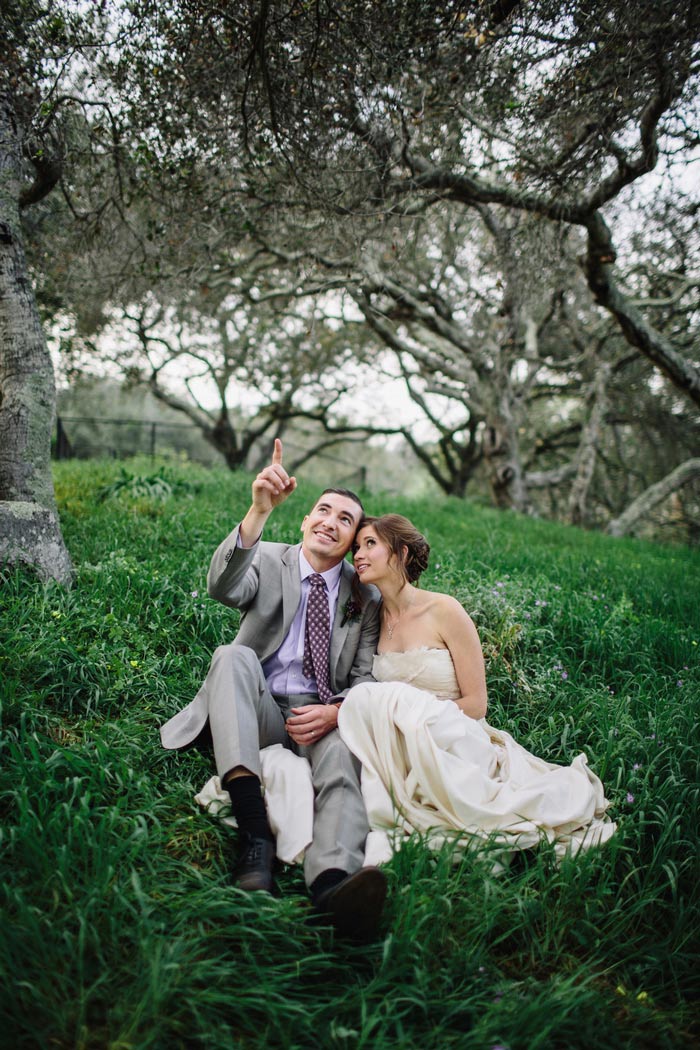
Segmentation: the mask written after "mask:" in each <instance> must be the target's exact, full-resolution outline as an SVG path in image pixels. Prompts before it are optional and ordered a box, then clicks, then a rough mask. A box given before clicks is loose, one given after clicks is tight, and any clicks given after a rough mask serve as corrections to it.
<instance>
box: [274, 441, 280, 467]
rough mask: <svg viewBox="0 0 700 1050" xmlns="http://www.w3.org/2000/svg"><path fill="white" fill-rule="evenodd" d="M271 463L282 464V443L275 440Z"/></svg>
mask: <svg viewBox="0 0 700 1050" xmlns="http://www.w3.org/2000/svg"><path fill="white" fill-rule="evenodd" d="M272 462H273V463H279V464H280V465H281V464H282V442H281V441H280V439H279V438H275V447H274V449H273V451H272Z"/></svg>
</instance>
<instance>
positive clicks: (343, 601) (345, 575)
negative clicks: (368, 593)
mask: <svg viewBox="0 0 700 1050" xmlns="http://www.w3.org/2000/svg"><path fill="white" fill-rule="evenodd" d="M354 574H355V570H354V569H353V568H352V566H351V565H350V564H349V562H346V561H344V562H343V567H342V570H341V573H340V588H339V590H338V604H337V605H336V608H335V617H334V619H333V630H332V631H331V650H330V656H329V666H330V671H331V675H333V674H334V672H335V669H336V667H337V666H338V660H339V659H340V654H341V652H342V651H343V646H344V645H345V639H346V638H347V636H348V631H349V630H350V621H349V620H348V618H347V617H346V616H345V607H346V605H347V603H348V601H349V600H350V581H351V580H352V578H353V576H354ZM343 619H345V623H343V622H342V621H343ZM341 625H342V626H341Z"/></svg>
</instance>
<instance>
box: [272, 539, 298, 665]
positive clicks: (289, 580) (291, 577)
mask: <svg viewBox="0 0 700 1050" xmlns="http://www.w3.org/2000/svg"><path fill="white" fill-rule="evenodd" d="M300 548H301V544H300V543H297V544H295V545H294V546H293V547H290V548H289V549H288V550H286V551H285V552H284V554H283V555H282V580H281V582H282V625H281V630H280V641H279V643H278V645H281V644H282V639H284V638H286V636H287V632H288V631H289V628H290V627H291V626H292V620H293V619H294V616H295V614H296V611H297V609H298V608H299V602H300V601H301V576H300V575H299V549H300Z"/></svg>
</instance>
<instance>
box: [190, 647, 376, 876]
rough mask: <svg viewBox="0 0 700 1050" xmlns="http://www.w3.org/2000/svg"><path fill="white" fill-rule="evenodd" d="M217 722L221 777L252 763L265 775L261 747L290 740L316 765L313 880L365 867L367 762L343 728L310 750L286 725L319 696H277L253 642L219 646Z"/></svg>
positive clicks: (212, 722) (210, 700)
mask: <svg viewBox="0 0 700 1050" xmlns="http://www.w3.org/2000/svg"><path fill="white" fill-rule="evenodd" d="M203 689H204V691H205V693H206V698H207V706H208V714H209V727H210V730H211V736H212V741H213V744H214V757H215V760H216V768H217V772H218V774H219V777H221V778H222V779H223V777H224V775H225V774H226V773H228V772H229V770H231V769H233V768H235V767H236V766H244V767H245V768H246V769H249V770H250V771H251V773H255V774H256V776H258V777H260V775H261V770H260V757H259V750H260V748H263V747H267V746H268V745H269V744H283V745H284V746H285V747H288V748H290V749H291V750H293V751H295V752H296V753H297V754H300V755H303V756H304V757H305V758H307V759H308V760H309V762H310V764H311V775H312V780H313V786H314V795H315V803H314V825H313V841H312V843H311V845H310V846H309V847H308V849H307V850H306V855H305V858H304V877H305V879H306V883H307V885H309V886H310V885H311V883H312V882H313V881H314V879H315V878H316V877H317V876H318V875H320V874H321V872H322V871H325V870H326V869H327V868H340V869H341V870H342V871H347V872H350V873H351V872H353V871H357V870H358V869H359V868H360V867H362V862H363V860H364V847H365V839H366V837H367V833H368V831H369V826H368V823H367V814H366V811H365V805H364V802H363V800H362V793H361V791H360V764H359V762H358V761H357V759H356V758H355V757H354V756H353V755H352V754H351V753H350V751H349V750H348V749H347V747H346V746H345V744H344V743H343V741H342V740H341V739H340V735H339V733H338V730H337V729H334V730H332V731H331V732H330V733H327V734H326V736H324V737H322V738H321V739H320V740H319V741H317V743H315V744H311V745H310V746H308V747H299V746H297V745H295V744H294V742H293V741H292V740H291V738H290V737H289V736H288V734H287V731H286V729H285V718H286V715H287V714H288V711H289V708H290V707H300V706H302V705H303V704H308V703H315V702H316V703H317V702H319V701H318V697H315V696H309V697H297V696H295V697H279V696H278V697H276V698H275V697H273V695H272V694H271V693H270V690H269V689H268V687H267V682H266V681H265V676H264V674H263V671H262V667H261V665H260V661H259V659H258V657H257V654H256V653H255V652H254V650H253V649H250V648H248V647H247V646H245V645H222V646H219V648H218V649H216V650H215V652H214V655H213V657H212V661H211V666H210V668H209V673H208V675H207V677H206V679H205V681H204V686H203Z"/></svg>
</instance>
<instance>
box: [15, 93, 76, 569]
mask: <svg viewBox="0 0 700 1050" xmlns="http://www.w3.org/2000/svg"><path fill="white" fill-rule="evenodd" d="M20 189H21V184H20V143H19V137H18V133H17V125H16V120H15V114H14V111H13V108H12V104H11V100H10V98H9V96H8V95H7V94H3V95H0V560H1V561H2V562H4V563H9V564H14V563H21V564H24V565H27V566H29V567H31V568H33V569H34V570H35V571H36V572H37V573H38V575H39V576H40V577H41V578H42V579H44V580H48V579H56V580H58V581H59V582H61V583H70V581H71V579H72V565H71V560H70V556H69V554H68V551H67V550H66V547H65V544H64V542H63V536H62V534H61V527H60V524H59V521H58V514H57V511H56V501H55V495H54V488H53V479H52V476H51V429H52V426H53V414H54V408H55V398H56V390H55V382H54V374H53V367H52V364H51V358H50V356H49V352H48V348H47V346H46V340H45V338H44V333H43V331H42V328H41V321H40V319H39V314H38V311H37V306H36V300H35V298H34V292H33V289H32V286H31V282H30V279H29V274H28V272H27V263H26V258H25V254H24V248H23V245H22V239H21V232H20V222H19V198H20Z"/></svg>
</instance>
